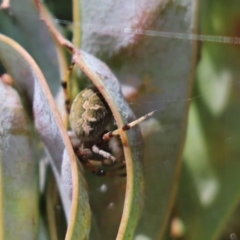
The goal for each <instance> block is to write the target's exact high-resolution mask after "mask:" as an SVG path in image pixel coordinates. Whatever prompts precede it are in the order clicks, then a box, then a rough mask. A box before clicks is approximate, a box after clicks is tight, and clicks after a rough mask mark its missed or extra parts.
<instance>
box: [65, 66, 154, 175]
mask: <svg viewBox="0 0 240 240" xmlns="http://www.w3.org/2000/svg"><path fill="white" fill-rule="evenodd" d="M73 66H74V63H72V64H71V65H70V67H69V69H68V71H67V73H66V75H65V77H64V79H63V81H62V87H63V89H64V93H65V107H66V111H67V112H68V113H69V122H70V126H71V129H72V131H70V132H69V137H70V139H71V142H72V145H73V148H74V150H75V153H76V155H77V156H78V158H79V160H80V161H81V162H82V163H83V164H84V165H85V166H86V167H87V168H88V169H89V170H91V171H92V172H93V173H95V174H97V175H106V173H107V172H106V171H105V170H104V169H102V168H100V166H109V165H112V164H113V163H116V162H120V163H123V164H124V159H123V156H122V154H118V153H119V151H121V150H119V149H122V146H121V141H120V139H119V138H117V139H116V138H115V142H113V143H112V144H111V145H115V146H117V147H115V148H114V147H113V148H110V147H109V145H110V144H108V141H111V139H112V137H114V136H118V135H119V132H120V131H126V130H129V129H130V128H132V127H133V126H135V125H137V124H138V123H140V122H141V121H143V120H145V119H146V118H148V117H149V116H151V115H152V114H153V113H154V112H155V111H153V112H150V113H148V114H146V115H145V116H143V117H140V118H138V119H137V120H135V121H133V122H131V123H129V124H126V125H124V126H123V127H121V128H118V129H116V130H114V131H112V132H111V131H110V132H106V127H107V126H108V125H109V124H110V123H111V120H112V113H111V110H110V108H109V106H108V105H107V103H106V101H105V100H104V98H103V96H102V95H101V93H100V92H99V91H98V90H97V88H96V87H89V88H86V89H84V90H82V91H81V92H80V93H79V94H78V95H77V96H76V98H75V99H74V101H73V103H72V106H70V99H69V94H68V82H67V79H68V75H69V73H70V72H71V70H72V68H73ZM114 149H115V150H114ZM116 149H117V150H116ZM111 152H113V154H112V153H111ZM117 155H120V156H118V157H116V156H117ZM124 166H125V165H124ZM120 168H122V167H120ZM118 169H119V168H118ZM123 175H124V174H123Z"/></svg>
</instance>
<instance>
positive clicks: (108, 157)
mask: <svg viewBox="0 0 240 240" xmlns="http://www.w3.org/2000/svg"><path fill="white" fill-rule="evenodd" d="M92 151H93V152H94V153H97V154H99V155H101V156H103V157H104V158H106V159H110V160H112V162H113V163H114V162H116V158H115V157H114V156H113V155H112V154H110V153H108V152H106V151H103V150H102V149H100V148H99V147H97V145H93V146H92Z"/></svg>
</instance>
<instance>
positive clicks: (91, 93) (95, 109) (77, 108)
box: [69, 88, 112, 142]
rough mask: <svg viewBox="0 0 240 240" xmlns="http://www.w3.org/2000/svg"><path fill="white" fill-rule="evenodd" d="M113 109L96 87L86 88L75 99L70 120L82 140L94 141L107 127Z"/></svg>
mask: <svg viewBox="0 0 240 240" xmlns="http://www.w3.org/2000/svg"><path fill="white" fill-rule="evenodd" d="M111 115H112V114H111V111H110V109H109V106H108V105H107V103H106V101H105V100H104V98H103V97H102V95H101V94H100V92H99V91H98V90H97V89H96V88H86V89H84V90H83V91H81V92H80V93H79V94H78V95H77V96H76V98H75V99H74V101H73V103H72V107H71V111H70V116H69V122H70V126H71V128H72V131H74V133H75V134H76V136H77V137H78V138H79V139H80V140H81V141H83V142H84V141H93V140H95V139H96V138H97V137H99V135H100V134H101V133H102V132H103V131H104V130H105V129H106V126H107V125H108V123H109V121H110V119H111Z"/></svg>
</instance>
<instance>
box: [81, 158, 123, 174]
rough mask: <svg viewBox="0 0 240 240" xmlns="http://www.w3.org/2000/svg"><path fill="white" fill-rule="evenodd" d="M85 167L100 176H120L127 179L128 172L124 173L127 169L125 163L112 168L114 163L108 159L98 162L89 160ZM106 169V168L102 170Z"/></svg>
mask: <svg viewBox="0 0 240 240" xmlns="http://www.w3.org/2000/svg"><path fill="white" fill-rule="evenodd" d="M83 164H84V165H85V167H87V168H88V169H89V170H90V171H91V172H92V173H94V174H95V175H98V176H119V177H126V171H124V172H122V170H125V169H126V166H125V163H123V164H121V165H120V166H117V167H115V168H112V167H111V166H112V165H113V162H109V160H108V159H104V160H102V161H97V160H88V161H87V162H84V163H83ZM101 167H104V168H101Z"/></svg>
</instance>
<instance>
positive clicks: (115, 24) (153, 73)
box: [81, 0, 198, 239]
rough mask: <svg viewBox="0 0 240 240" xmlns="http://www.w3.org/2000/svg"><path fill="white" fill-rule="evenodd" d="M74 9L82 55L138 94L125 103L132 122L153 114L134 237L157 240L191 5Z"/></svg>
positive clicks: (184, 93)
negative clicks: (153, 126)
mask: <svg viewBox="0 0 240 240" xmlns="http://www.w3.org/2000/svg"><path fill="white" fill-rule="evenodd" d="M81 6H82V23H81V24H82V26H81V28H82V31H83V32H82V49H83V50H84V51H87V52H89V53H90V54H93V55H96V56H99V57H101V58H102V59H103V60H104V61H106V62H107V63H108V65H109V67H110V68H111V69H112V71H113V72H114V74H115V75H116V76H117V78H118V79H119V80H120V82H121V83H123V84H127V85H131V86H133V87H135V89H138V90H139V91H138V94H136V95H137V96H136V97H135V99H134V100H133V99H131V100H130V101H131V102H130V104H131V107H132V109H133V110H134V111H135V112H136V115H137V116H141V115H143V114H144V113H146V112H149V111H151V110H152V109H157V110H158V112H157V116H156V118H157V121H158V124H159V126H161V128H160V131H152V134H151V135H150V136H148V137H147V138H146V139H144V145H145V149H144V169H143V171H144V182H145V184H144V187H145V195H144V199H143V202H144V205H143V206H142V208H143V214H142V217H141V219H140V223H139V225H138V228H137V231H136V232H137V235H141V236H142V235H145V236H146V237H149V238H151V239H160V238H161V237H162V236H163V234H164V231H165V228H166V226H167V221H168V218H169V216H170V212H171V208H172V205H173V203H174V197H175V193H176V191H175V190H176V188H177V185H178V176H179V173H180V167H181V161H180V160H181V155H182V150H183V144H184V139H185V133H186V120H187V114H188V105H189V97H190V94H191V86H192V80H193V77H194V69H195V59H196V55H195V52H196V42H195V41H191V40H190V41H189V40H188V39H189V38H190V36H191V34H195V33H196V30H197V17H198V15H197V12H198V1H189V0H181V1H174V2H172V1H148V0H142V1H140V2H139V1H130V2H129V1H114V2H111V3H110V2H104V3H101V6H99V4H97V1H95V0H92V1H84V0H83V1H82V5H81ZM110 9H111V10H110ZM185 38H186V39H185ZM158 128H159V127H158ZM100 220H101V219H100ZM100 220H99V222H100ZM149 223H151V224H149ZM109 224H111V222H110V223H109ZM107 227H108V228H109V226H108V225H107ZM107 227H106V228H104V229H108V228H107ZM102 231H103V232H106V230H102ZM109 239H111V238H109Z"/></svg>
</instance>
